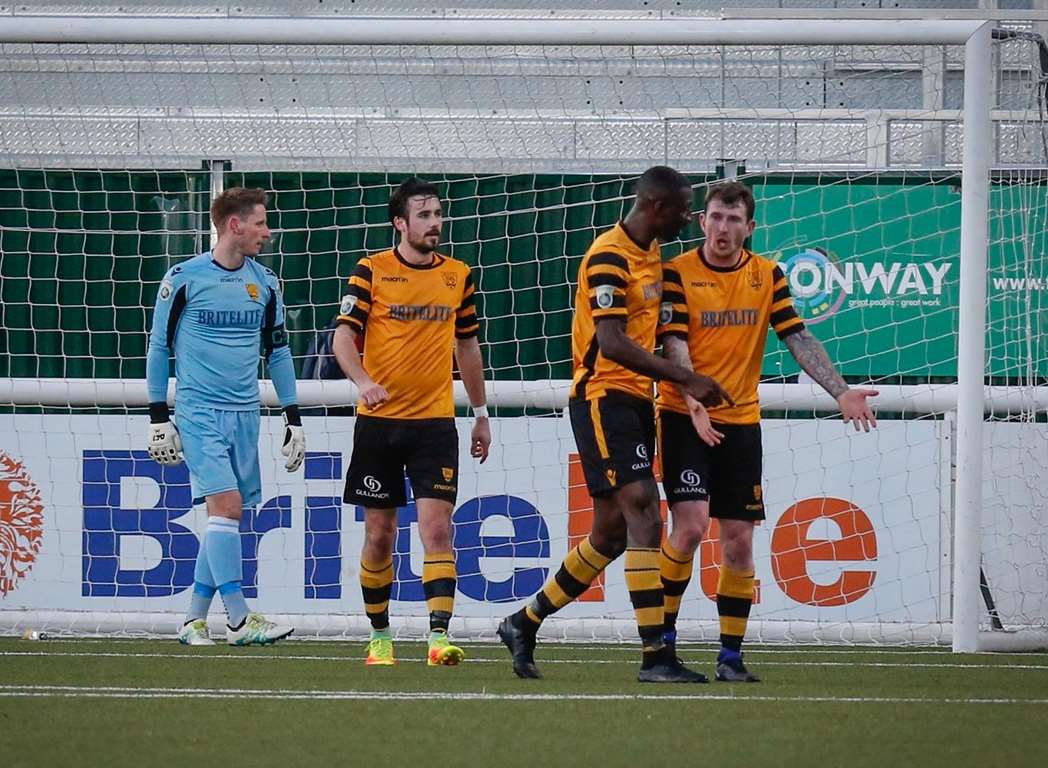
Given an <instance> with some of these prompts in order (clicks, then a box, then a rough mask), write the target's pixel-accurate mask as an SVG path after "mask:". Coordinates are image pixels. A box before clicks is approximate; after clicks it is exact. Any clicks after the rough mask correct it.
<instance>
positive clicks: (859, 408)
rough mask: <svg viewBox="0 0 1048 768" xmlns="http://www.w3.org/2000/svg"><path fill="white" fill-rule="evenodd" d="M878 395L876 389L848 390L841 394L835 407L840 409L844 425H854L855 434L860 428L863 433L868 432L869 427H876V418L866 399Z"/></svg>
mask: <svg viewBox="0 0 1048 768" xmlns="http://www.w3.org/2000/svg"><path fill="white" fill-rule="evenodd" d="M879 394H880V392H878V391H877V390H876V389H849V390H846V391H845V392H844V393H842V394H841V396H840V397H838V398H837V405H838V406H839V407H840V409H841V417H842V418H843V419H844V423H845V424H847V423H848V422H851V423H852V424H854V425H855V431H856V432H858V431H859V428H860V427H861V428H862V431H863V432H869V431H870V427H876V426H877V417H876V416H874V415H873V409H871V408H870V404H869V403H868V402H867V400H866V398H868V397H877V395H879Z"/></svg>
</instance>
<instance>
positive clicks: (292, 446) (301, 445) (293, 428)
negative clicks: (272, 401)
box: [280, 405, 306, 472]
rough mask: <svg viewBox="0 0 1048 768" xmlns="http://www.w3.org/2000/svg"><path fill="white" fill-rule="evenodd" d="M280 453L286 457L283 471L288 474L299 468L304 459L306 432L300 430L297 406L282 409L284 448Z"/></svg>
mask: <svg viewBox="0 0 1048 768" xmlns="http://www.w3.org/2000/svg"><path fill="white" fill-rule="evenodd" d="M280 452H281V453H282V454H283V455H284V456H287V461H286V462H285V463H284V469H286V470H287V471H288V472H294V471H295V470H296V469H298V468H299V467H301V466H302V461H303V460H304V459H305V458H306V432H305V430H304V429H302V418H301V417H300V416H299V414H298V406H295V405H289V406H288V407H287V408H285V409H284V446H283V447H282V448H281V449H280Z"/></svg>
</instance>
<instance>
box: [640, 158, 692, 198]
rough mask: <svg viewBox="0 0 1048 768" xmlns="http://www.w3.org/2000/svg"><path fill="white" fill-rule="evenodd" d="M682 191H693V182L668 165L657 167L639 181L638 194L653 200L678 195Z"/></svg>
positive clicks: (653, 167) (652, 168)
mask: <svg viewBox="0 0 1048 768" xmlns="http://www.w3.org/2000/svg"><path fill="white" fill-rule="evenodd" d="M681 189H691V181H689V180H688V177H687V176H685V175H684V174H683V173H681V172H680V171H678V170H676V169H674V168H670V167H669V166H668V165H655V166H652V167H651V168H649V169H648V170H646V171H645V172H644V173H642V174H641V175H640V178H639V179H637V194H638V195H643V196H644V197H647V198H650V199H652V200H662V199H664V198H667V197H670V196H672V195H676V194H677V192H678V191H679V190H681Z"/></svg>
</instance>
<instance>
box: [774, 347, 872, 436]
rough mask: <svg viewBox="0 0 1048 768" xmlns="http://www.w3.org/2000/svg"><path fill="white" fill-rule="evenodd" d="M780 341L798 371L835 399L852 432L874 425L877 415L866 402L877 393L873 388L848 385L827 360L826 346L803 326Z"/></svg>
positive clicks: (864, 429)
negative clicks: (800, 329) (850, 424)
mask: <svg viewBox="0 0 1048 768" xmlns="http://www.w3.org/2000/svg"><path fill="white" fill-rule="evenodd" d="M783 343H785V344H786V347H787V348H788V349H789V350H790V354H792V355H793V359H794V360H796V361H797V364H798V365H799V366H800V367H801V370H802V371H804V372H805V373H806V374H808V375H809V376H811V377H812V379H814V380H815V382H816V383H817V384H818V385H819V386H820V387H822V388H823V389H825V390H826V391H827V392H828V393H829V394H830V396H831V397H833V398H834V399H835V400H836V401H837V405H838V406H839V407H840V409H841V417H842V418H843V419H844V423H845V424H847V423H849V422H850V423H852V424H854V425H855V431H856V432H858V431H859V429H860V428H861V429H862V430H863V431H865V432H869V431H870V427H876V426H877V418H876V416H874V414H873V410H872V409H871V408H870V404H869V402H868V401H867V398H870V397H876V396H877V395H878V394H879V393H878V392H877V390H875V389H852V388H851V387H849V386H848V384H847V383H846V382H845V381H844V379H843V378H841V375H840V374H839V373H838V372H837V369H836V368H835V367H834V365H833V363H832V362H830V356H829V355H827V354H826V348H825V347H823V346H822V343H821V342H820V341H819V340H818V339H817V338H815V337H814V336H813V335H812V334H811V331H809V330H807V329H804V330H803V331H800V332H798V333H794V334H792V335H790V336H787V337H786V338H785V339H783Z"/></svg>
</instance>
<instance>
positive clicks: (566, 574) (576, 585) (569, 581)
mask: <svg viewBox="0 0 1048 768" xmlns="http://www.w3.org/2000/svg"><path fill="white" fill-rule="evenodd" d="M611 561H612V558H610V557H606V556H605V555H602V554H601V553H600V552H598V551H597V550H596V549H594V547H593V545H592V544H591V543H590V540H589V536H587V537H586V538H584V539H583V540H582V541H580V542H579V543H578V546H576V547H574V548H572V550H571V551H570V552H568V554H567V556H566V557H565V558H564V562H563V563H562V564H561V566H560V568H559V569H558V570H557V572H556V573H555V574H554V575H553V576H552V577H550V578H549V579H547V581H546V583H545V584H543V585H542V589H540V590H539V591H538V593H537V594H536V595H535V597H534V599H533V600H532V601H531V603H530V604H529V605H528V606H527V607H526V608H524V610H523V618H524V619H527V620H528V621H529V622H531V623H532V624H534V625H536V626H537V625H539V624H541V623H542V621H543V619H545V618H546V617H547V616H549V615H550V614H551V613H556V612H557V611H559V610H560V609H561V608H563V607H564V606H565V605H567V604H568V603H570V602H571V601H572V600H575V599H576V598H577V597H578V596H579V595H581V594H582V593H583V592H585V591H586V590H587V589H588V588H589V585H590V584H592V583H593V580H594V579H596V578H597V576H598V575H599V574H600V573H601V571H603V570H604V569H605V568H607V567H608V563H610V562H611Z"/></svg>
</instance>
